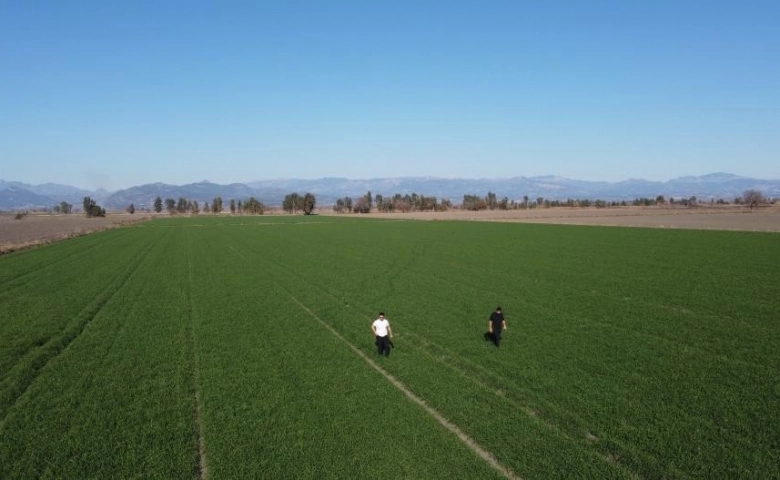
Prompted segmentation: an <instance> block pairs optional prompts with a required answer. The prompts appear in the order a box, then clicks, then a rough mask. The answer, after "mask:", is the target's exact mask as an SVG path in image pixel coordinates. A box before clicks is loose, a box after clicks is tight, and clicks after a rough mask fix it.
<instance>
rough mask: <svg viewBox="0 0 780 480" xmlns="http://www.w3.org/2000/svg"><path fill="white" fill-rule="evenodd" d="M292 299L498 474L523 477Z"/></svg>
mask: <svg viewBox="0 0 780 480" xmlns="http://www.w3.org/2000/svg"><path fill="white" fill-rule="evenodd" d="M288 295H290V298H291V299H292V300H293V301H294V302H295V303H296V304H297V305H298V306H299V307H301V308H302V309H303V310H304V311H306V313H308V314H309V315H310V316H311V317H312V318H314V319H315V320H317V322H318V323H320V325H322V326H323V327H325V328H326V329H328V331H329V332H330V333H331V334H333V335H334V336H335V337H336V338H338V339H339V340H341V341H342V342H344V343H346V344H347V346H348V347H349V348H350V349H351V350H352V351H353V352H355V353H356V354H357V355H358V356H359V357H360V358H362V359H363V361H365V362H366V363H368V364H369V365H370V366H371V367H372V368H374V370H376V371H377V372H379V373H380V374H382V376H384V377H385V378H386V379H387V380H388V381H389V382H390V383H391V384H392V385H393V386H394V387H395V388H397V389H398V390H400V391H401V392H402V393H403V394H404V395H406V397H407V398H408V399H409V400H411V401H412V402H414V403H416V404H417V405H419V406H420V407H422V408H423V410H425V412H426V413H428V414H429V415H430V416H432V417H433V418H434V419H435V420H436V421H437V422H439V424H441V425H442V426H443V427H444V428H446V429H447V430H449V431H450V432H451V433H453V434H455V436H457V437H458V439H459V440H460V441H461V442H463V444H464V445H466V447H467V448H469V450H471V451H472V452H474V453H475V454H476V455H477V456H478V457H480V458H481V459H483V460H484V461H486V462H487V463H488V465H490V466H491V467H492V468H493V469H494V470H496V471H497V472H498V473H500V474H501V475H503V476H504V477H505V478H508V479H511V480H519V479H520V478H521V477H519V476H517V475H516V474H515V473H514V472H512V470H510V469H509V468H507V467H505V466H504V465H502V464H501V463H500V462H499V461H498V460H497V459H496V457H494V456H493V455H492V454H491V453H490V452H488V451H487V450H485V449H484V448H482V447H481V446H480V445H479V444H478V443H477V442H476V441H475V440H474V439H472V438H471V437H469V436H468V435H467V434H466V433H465V432H464V431H463V430H461V429H460V428H459V427H458V426H457V425H455V424H454V423H452V422H450V421H449V420H447V419H446V418H445V417H444V416H443V415H442V414H441V413H439V412H438V411H437V410H436V409H434V408H433V407H431V406H430V405H428V404H427V403H426V402H425V400H423V399H422V398H420V397H418V396H417V395H415V394H414V393H413V392H412V391H411V390H409V388H408V387H407V386H406V385H404V384H403V383H402V382H401V381H400V380H398V379H397V378H395V377H394V376H392V375H391V374H390V373H388V372H387V371H386V370H385V369H383V368H382V367H380V366H379V365H378V364H377V363H376V362H374V361H373V360H372V359H371V358H369V357H368V356H367V355H366V354H365V353H363V351H362V350H360V349H359V348H358V347H356V346H354V345H353V344H352V343H350V342H349V340H347V339H346V338H344V337H343V336H342V335H341V334H340V333H339V332H338V331H336V330H335V329H334V328H333V327H332V326H331V325H330V324H329V323H327V322H325V321H324V320H322V319H321V318H320V317H318V316H317V314H315V313H314V312H312V311H311V310H310V309H309V308H308V307H306V306H305V305H304V304H302V303H301V302H300V301H299V300H298V299H297V298H295V297H294V296H292V295H291V294H289V292H288Z"/></svg>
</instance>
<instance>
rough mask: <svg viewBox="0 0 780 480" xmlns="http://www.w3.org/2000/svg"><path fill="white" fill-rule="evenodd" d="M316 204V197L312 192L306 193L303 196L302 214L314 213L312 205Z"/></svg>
mask: <svg viewBox="0 0 780 480" xmlns="http://www.w3.org/2000/svg"><path fill="white" fill-rule="evenodd" d="M316 204H317V199H316V198H314V194H313V193H307V194H306V195H304V196H303V214H304V215H311V214H312V213H314V206H315V205H316Z"/></svg>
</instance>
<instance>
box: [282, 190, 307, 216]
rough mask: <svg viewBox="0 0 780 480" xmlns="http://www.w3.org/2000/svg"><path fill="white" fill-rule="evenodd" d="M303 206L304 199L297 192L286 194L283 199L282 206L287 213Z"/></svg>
mask: <svg viewBox="0 0 780 480" xmlns="http://www.w3.org/2000/svg"><path fill="white" fill-rule="evenodd" d="M302 207H303V199H302V198H301V196H300V195H298V194H297V193H289V194H287V195H285V197H284V200H283V201H282V208H283V209H284V211H285V212H287V213H295V212H296V211H298V210H299V209H301V208H302Z"/></svg>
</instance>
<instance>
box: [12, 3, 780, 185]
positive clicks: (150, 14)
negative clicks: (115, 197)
mask: <svg viewBox="0 0 780 480" xmlns="http://www.w3.org/2000/svg"><path fill="white" fill-rule="evenodd" d="M779 25H780V2H778V1H751V0H746V1H740V2H736V1H729V2H722V1H718V0H711V1H694V0H691V1H686V0H677V1H664V0H660V1H632V0H624V1H599V0H589V1H570V2H557V1H539V2H531V1H521V0H516V1H472V2H460V1H454V0H450V1H443V0H442V1H424V0H422V1H421V0H418V1H408V2H407V1H399V0H396V1H388V2H378V1H376V2H375V1H365V0H363V1H328V2H326V1H321V2H304V1H268V2H265V1H254V2H234V1H223V2H197V1H188V2H173V1H155V2H145V1H129V0H128V1H111V2H109V1H95V2H87V1H72V2H71V1H66V2H62V1H7V0H0V179H2V180H6V181H11V180H14V181H22V182H26V183H33V184H39V183H46V182H55V183H64V184H69V185H74V186H79V187H84V188H90V189H93V188H98V187H104V188H108V189H119V188H125V187H128V186H132V185H138V184H143V183H152V182H157V181H160V182H165V183H173V184H184V183H190V182H196V181H201V180H204V179H207V180H210V181H213V182H217V183H230V182H246V181H252V180H259V179H273V178H319V177H347V178H375V177H400V176H440V177H468V178H496V177H512V176H537V175H548V174H549V175H560V176H565V177H570V178H577V179H582V180H607V181H620V180H625V179H628V178H644V179H648V180H668V179H672V178H676V177H679V176H684V175H701V174H706V173H712V172H729V173H735V174H738V175H744V176H750V177H757V178H764V179H778V178H780V27H779Z"/></svg>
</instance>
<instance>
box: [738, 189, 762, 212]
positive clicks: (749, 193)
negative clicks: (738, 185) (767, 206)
mask: <svg viewBox="0 0 780 480" xmlns="http://www.w3.org/2000/svg"><path fill="white" fill-rule="evenodd" d="M742 200H743V201H744V202H745V205H747V206H749V207H750V209H751V210H753V209H754V208H755V207H757V206H759V205H761V204H762V203H764V202H765V201H766V199H765V198H764V194H763V193H761V191H759V190H754V189H750V190H745V193H743V194H742Z"/></svg>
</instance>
